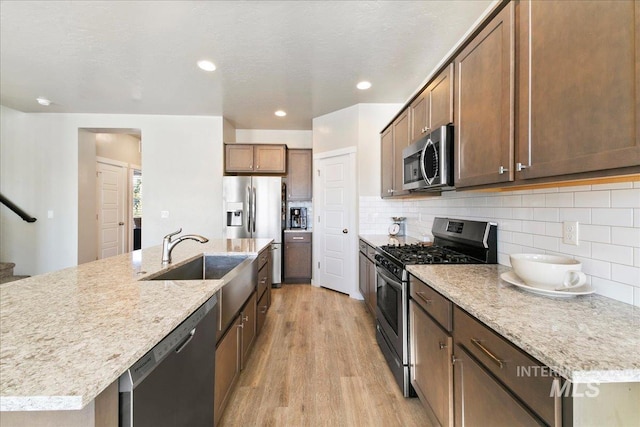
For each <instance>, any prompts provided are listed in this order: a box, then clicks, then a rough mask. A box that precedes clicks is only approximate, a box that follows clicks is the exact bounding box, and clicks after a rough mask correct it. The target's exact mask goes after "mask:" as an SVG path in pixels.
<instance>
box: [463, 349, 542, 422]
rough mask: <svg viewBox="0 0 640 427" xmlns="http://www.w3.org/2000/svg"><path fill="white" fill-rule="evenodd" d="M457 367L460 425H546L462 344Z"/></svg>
mask: <svg viewBox="0 0 640 427" xmlns="http://www.w3.org/2000/svg"><path fill="white" fill-rule="evenodd" d="M453 369H454V373H453V374H454V378H455V385H454V391H455V404H454V408H455V425H456V426H465V427H472V426H479V427H484V426H496V427H500V426H505V427H507V426H509V427H510V426H540V425H544V423H543V422H542V421H541V420H540V419H538V418H536V416H535V415H533V414H532V413H531V412H529V410H527V409H526V408H525V406H524V405H523V404H522V403H520V401H519V400H518V399H516V398H515V397H513V395H512V394H511V393H509V392H508V391H507V390H506V389H505V388H504V387H503V386H502V385H501V384H500V383H499V382H497V381H496V380H495V379H494V378H493V377H492V376H491V375H489V373H487V372H486V371H485V370H484V368H483V367H482V366H481V365H479V364H478V363H477V362H476V361H475V360H474V359H473V357H472V356H470V355H469V354H468V353H467V352H466V351H465V349H464V348H462V347H460V346H459V345H456V347H455V363H454V364H453Z"/></svg>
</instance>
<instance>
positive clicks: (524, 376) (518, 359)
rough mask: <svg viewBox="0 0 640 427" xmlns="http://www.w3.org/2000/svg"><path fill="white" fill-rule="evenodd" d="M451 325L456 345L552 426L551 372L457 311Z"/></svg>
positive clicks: (553, 404) (491, 331)
mask: <svg viewBox="0 0 640 427" xmlns="http://www.w3.org/2000/svg"><path fill="white" fill-rule="evenodd" d="M453 322H454V324H455V332H454V334H453V335H454V339H455V342H456V344H458V345H460V346H462V347H464V348H465V349H466V350H467V351H468V352H469V353H470V354H471V355H473V356H474V357H475V358H476V359H477V360H478V361H479V362H480V363H481V364H482V365H483V366H485V368H486V369H487V370H489V371H490V372H491V373H492V374H494V375H495V376H496V377H497V378H498V379H499V380H500V381H502V382H503V383H504V384H505V385H506V386H507V387H508V388H510V389H511V390H512V391H513V392H514V393H515V394H516V395H517V396H518V397H519V398H520V399H521V400H522V401H523V402H526V404H527V405H528V406H529V407H530V408H531V409H533V411H535V412H536V413H537V414H538V415H539V416H540V417H541V418H542V419H544V420H545V422H547V423H549V424H550V425H553V424H554V410H555V405H560V402H556V401H555V399H554V398H553V397H549V395H550V394H551V387H552V383H553V380H554V377H552V376H551V371H550V369H549V368H547V367H546V366H545V365H543V364H541V363H540V362H538V361H537V360H535V359H533V358H532V357H531V356H529V355H528V354H526V353H524V352H523V351H522V350H520V349H518V348H516V347H515V346H514V345H513V344H511V343H509V342H508V341H507V340H505V339H504V338H502V337H501V336H500V335H498V334H497V333H496V332H494V331H493V330H491V329H490V328H488V327H487V326H485V325H484V324H482V323H481V322H479V321H478V320H476V319H474V318H473V317H471V316H469V315H468V314H467V313H465V312H464V311H462V310H461V309H460V308H458V307H455V309H454V311H453ZM558 399H559V398H558Z"/></svg>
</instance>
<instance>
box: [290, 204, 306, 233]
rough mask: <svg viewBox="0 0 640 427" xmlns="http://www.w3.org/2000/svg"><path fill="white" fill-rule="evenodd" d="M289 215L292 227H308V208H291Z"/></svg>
mask: <svg viewBox="0 0 640 427" xmlns="http://www.w3.org/2000/svg"><path fill="white" fill-rule="evenodd" d="M289 216H290V221H291V228H304V229H306V228H307V208H291V209H290V210H289Z"/></svg>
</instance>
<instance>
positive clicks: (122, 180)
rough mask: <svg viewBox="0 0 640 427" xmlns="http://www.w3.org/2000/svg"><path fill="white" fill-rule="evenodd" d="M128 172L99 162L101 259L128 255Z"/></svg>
mask: <svg viewBox="0 0 640 427" xmlns="http://www.w3.org/2000/svg"><path fill="white" fill-rule="evenodd" d="M126 177H127V174H126V169H125V168H123V167H122V166H117V165H112V164H107V163H102V162H98V164H97V178H98V188H97V193H98V197H97V200H98V206H97V208H98V209H97V212H98V214H97V220H98V258H99V259H102V258H106V257H110V256H113V255H118V254H121V253H124V252H125V249H124V248H125V243H126V242H125V223H126V221H125V207H126V206H127V203H126V188H127V187H126Z"/></svg>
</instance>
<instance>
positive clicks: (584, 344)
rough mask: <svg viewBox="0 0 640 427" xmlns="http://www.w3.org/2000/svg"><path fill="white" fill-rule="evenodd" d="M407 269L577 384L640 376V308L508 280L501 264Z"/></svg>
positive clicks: (420, 266)
mask: <svg viewBox="0 0 640 427" xmlns="http://www.w3.org/2000/svg"><path fill="white" fill-rule="evenodd" d="M407 270H408V271H409V273H411V274H412V275H414V276H416V277H417V278H419V279H421V280H422V281H424V282H425V283H427V284H428V285H430V286H431V287H432V288H433V289H435V290H436V291H438V292H440V293H441V294H442V295H444V296H445V297H447V298H448V299H450V300H451V301H452V302H453V303H455V304H456V305H458V306H459V307H460V308H462V309H464V310H465V311H467V312H468V313H469V314H471V315H472V316H474V317H475V318H477V319H478V320H480V321H481V322H483V323H484V324H485V325H487V326H489V327H490V328H491V329H493V330H494V331H496V332H497V333H498V334H500V335H502V336H503V337H505V338H506V339H507V340H508V341H511V342H512V343H513V344H515V345H516V346H518V347H519V348H521V349H522V350H524V351H525V352H527V353H529V354H530V355H531V356H533V357H535V358H536V359H538V360H539V361H540V362H542V363H544V364H545V365H547V366H549V367H551V368H553V369H554V370H556V371H557V372H558V373H559V374H560V375H562V376H563V377H565V378H567V379H569V380H571V381H573V382H574V383H589V382H597V383H615V382H640V308H639V307H634V306H632V305H629V304H624V303H622V302H618V301H615V300H613V299H609V298H606V297H603V296H600V295H597V294H591V295H583V296H576V297H573V298H554V297H547V296H542V295H536V294H532V293H529V292H526V291H524V290H521V289H517V288H516V287H514V286H512V285H510V284H508V283H507V282H504V281H502V280H501V279H500V275H501V274H502V273H504V272H507V271H510V270H511V269H510V268H509V267H505V266H501V265H411V266H408V267H407ZM454 334H455V325H454Z"/></svg>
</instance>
